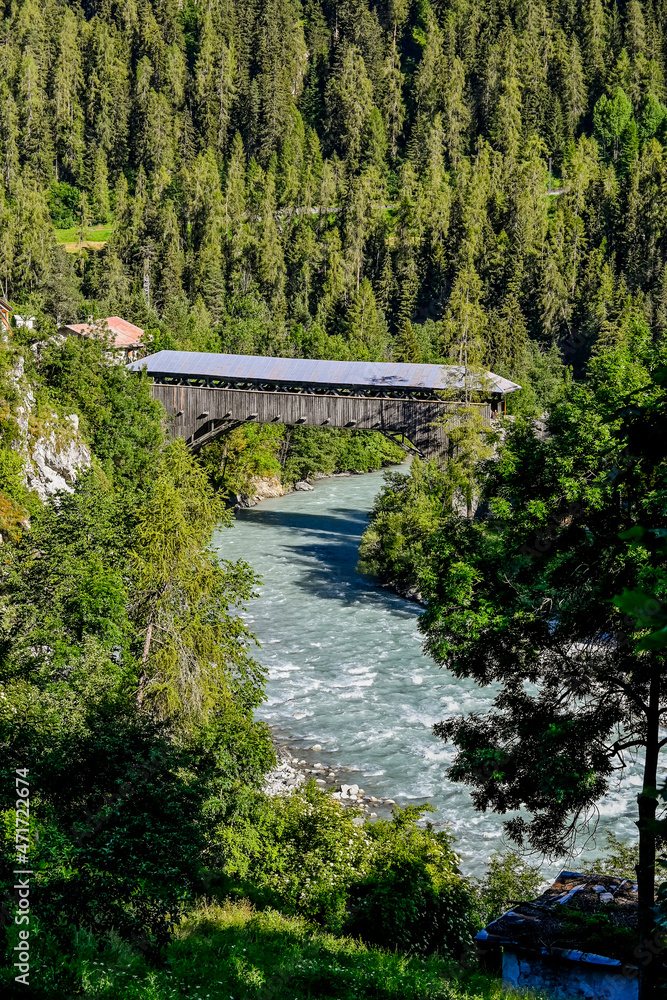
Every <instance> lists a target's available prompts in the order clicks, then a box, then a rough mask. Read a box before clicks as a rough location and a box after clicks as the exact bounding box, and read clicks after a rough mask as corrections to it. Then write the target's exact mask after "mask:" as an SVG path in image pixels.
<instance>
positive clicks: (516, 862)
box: [477, 850, 615, 924]
mask: <svg viewBox="0 0 667 1000" xmlns="http://www.w3.org/2000/svg"><path fill="white" fill-rule="evenodd" d="M609 870H610V871H615V869H609ZM542 881H543V879H542V875H541V872H540V868H539V866H536V865H531V864H529V863H528V862H527V861H526V859H525V858H524V857H523V856H522V855H521V854H519V852H518V851H512V850H508V851H505V852H504V853H503V854H496V855H494V856H493V857H492V858H491V860H490V862H489V867H488V868H487V870H486V873H485V875H484V878H482V879H479V880H477V898H478V901H479V907H480V913H481V916H482V921H483V922H484V923H485V924H488V923H490V922H491V921H492V920H497V919H498V917H500V916H502V914H503V913H507V911H508V910H510V909H512V907H513V906H515V905H516V904H517V903H519V902H530V901H531V900H533V899H534V898H535V897H536V896H537V895H538V894H539V889H540V885H541V883H542Z"/></svg>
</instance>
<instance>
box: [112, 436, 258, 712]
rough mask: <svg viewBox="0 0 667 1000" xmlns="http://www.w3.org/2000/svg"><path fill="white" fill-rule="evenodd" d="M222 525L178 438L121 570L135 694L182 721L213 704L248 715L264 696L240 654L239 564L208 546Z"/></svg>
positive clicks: (244, 595) (242, 590)
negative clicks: (136, 659)
mask: <svg viewBox="0 0 667 1000" xmlns="http://www.w3.org/2000/svg"><path fill="white" fill-rule="evenodd" d="M229 522H230V514H229V512H228V511H227V510H226V509H225V507H224V504H223V503H222V501H221V500H220V499H219V498H218V497H216V495H215V493H214V491H213V488H212V486H211V485H210V483H209V482H208V479H207V477H206V473H205V472H204V470H203V469H202V468H201V467H200V466H199V465H198V464H197V463H196V462H195V461H194V460H193V458H192V456H191V455H190V454H189V453H188V451H187V449H186V447H185V444H184V442H183V441H182V440H181V439H177V440H176V441H175V442H174V443H173V444H171V445H170V446H169V447H168V448H167V449H166V450H165V452H164V453H163V456H162V460H161V463H160V466H159V468H158V474H157V478H156V480H155V482H154V484H153V485H152V487H151V489H150V490H149V491H148V494H147V496H146V500H145V502H144V504H143V505H142V506H141V508H140V509H139V510H138V512H137V514H136V516H135V523H134V533H133V542H132V551H131V554H130V560H129V570H130V573H131V581H132V595H133V597H132V600H133V605H134V608H135V615H136V624H137V626H138V629H139V634H140V635H141V638H142V647H143V650H142V654H141V672H140V674H139V684H138V690H137V700H138V703H139V705H142V704H143V699H144V697H145V698H146V700H147V703H148V704H149V705H150V707H151V710H152V711H153V712H155V713H157V714H158V715H160V716H161V717H163V718H165V717H172V718H176V719H178V720H180V722H181V724H191V722H192V720H193V719H197V718H202V717H205V716H206V715H207V714H208V713H209V711H210V710H211V709H212V708H213V707H214V706H215V705H219V704H226V703H227V704H228V703H229V702H230V701H232V700H233V701H234V702H235V703H236V704H238V705H240V706H242V707H243V709H244V710H248V709H251V708H254V707H256V705H258V704H259V702H260V701H261V699H262V689H263V679H264V671H263V668H262V667H260V666H259V664H258V663H256V662H255V661H254V660H252V659H251V657H250V656H249V655H248V653H247V648H248V646H249V645H250V643H251V641H252V636H251V635H250V633H249V632H248V630H247V629H246V627H245V626H244V624H243V621H242V619H241V618H240V617H238V616H237V615H235V614H233V608H234V607H236V606H239V605H241V604H243V603H244V602H245V601H247V600H249V599H250V598H251V597H252V596H253V594H254V588H255V585H256V583H257V580H256V577H255V575H254V573H253V571H252V570H251V568H250V566H249V565H248V564H247V563H243V562H241V561H238V562H234V563H233V562H230V561H229V560H224V559H219V558H216V556H215V555H214V554H213V552H212V551H211V550H210V549H209V548H208V546H209V544H210V540H211V536H212V534H213V531H214V529H216V528H218V527H221V526H222V527H224V526H226V525H228V524H229Z"/></svg>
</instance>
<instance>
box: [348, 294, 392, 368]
mask: <svg viewBox="0 0 667 1000" xmlns="http://www.w3.org/2000/svg"><path fill="white" fill-rule="evenodd" d="M347 336H348V340H349V342H350V348H351V350H352V352H353V357H354V358H355V359H357V360H359V361H384V360H386V358H387V353H388V336H387V328H386V326H385V324H384V322H383V321H382V319H381V318H380V315H379V314H378V309H377V304H376V302H375V295H374V293H373V287H372V285H371V283H370V281H369V280H368V278H364V279H363V281H362V282H361V284H360V285H359V288H358V289H357V290H356V291H355V292H354V294H353V295H352V301H351V303H350V308H349V310H348V313H347Z"/></svg>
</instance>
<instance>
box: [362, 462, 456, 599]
mask: <svg viewBox="0 0 667 1000" xmlns="http://www.w3.org/2000/svg"><path fill="white" fill-rule="evenodd" d="M385 482H386V485H385V486H384V487H383V489H382V491H381V492H380V494H379V495H378V496H377V498H376V500H375V503H374V505H373V510H372V511H371V515H370V524H369V527H368V529H367V530H366V531H365V533H364V535H363V537H362V540H361V544H360V546H359V572H361V573H364V574H366V575H368V576H371V577H376V578H379V579H380V580H381V581H383V582H386V583H391V584H392V585H393V586H395V587H397V588H398V589H399V590H400V591H401V592H403V593H409V592H411V591H412V592H414V591H418V590H419V589H420V587H421V586H423V582H424V580H426V579H427V577H428V574H429V566H430V563H429V553H430V542H431V539H432V538H433V536H434V535H435V532H436V531H437V530H438V527H439V525H440V520H441V518H442V516H443V495H444V493H445V479H444V474H443V472H442V470H441V469H440V468H438V466H437V464H436V463H435V462H428V463H426V464H424V463H423V462H421V461H420V459H418V458H415V459H413V461H412V463H411V465H410V470H409V472H408V473H407V474H405V473H399V472H388V473H385Z"/></svg>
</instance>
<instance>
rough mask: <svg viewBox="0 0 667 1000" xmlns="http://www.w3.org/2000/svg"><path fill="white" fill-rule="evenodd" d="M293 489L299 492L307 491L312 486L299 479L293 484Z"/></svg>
mask: <svg viewBox="0 0 667 1000" xmlns="http://www.w3.org/2000/svg"><path fill="white" fill-rule="evenodd" d="M294 489H295V490H297V491H298V492H300V493H307V492H310V491H311V490H312V489H313V487H312V486H311V485H310V483H306V482H304V481H303V480H301V481H300V482H298V483H295V484H294Z"/></svg>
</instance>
